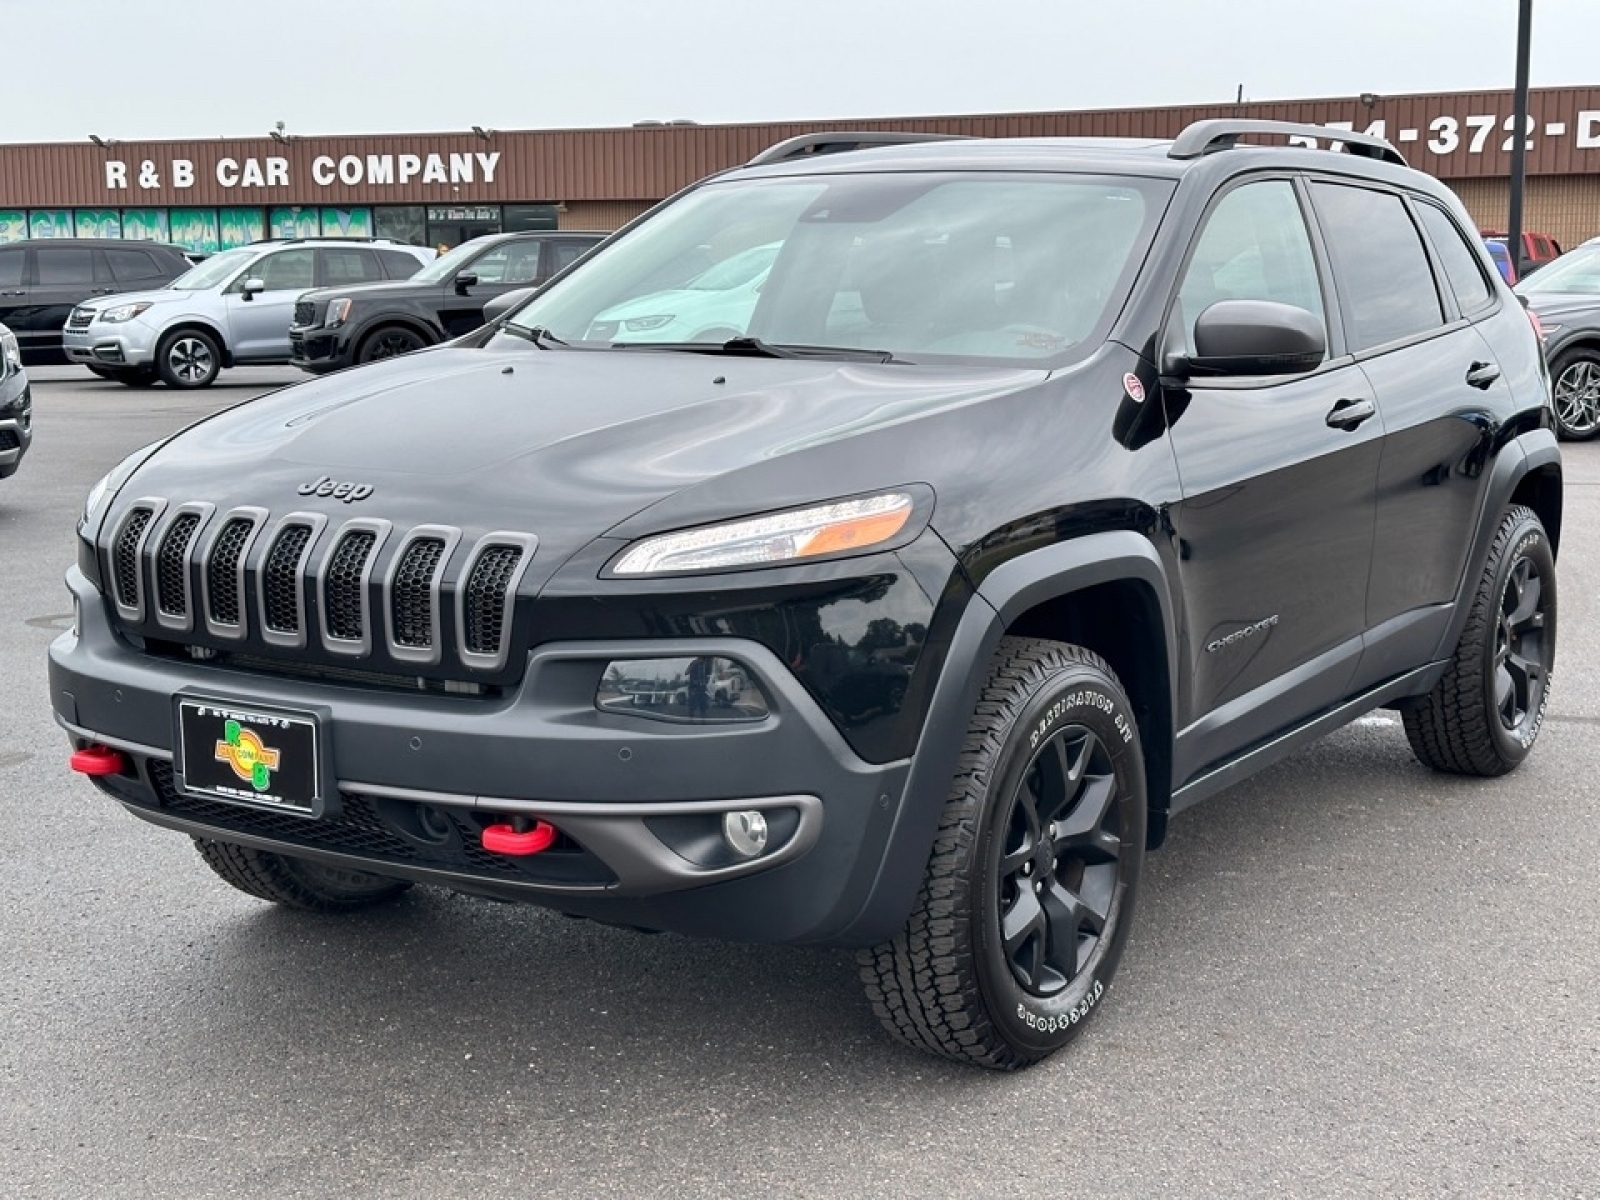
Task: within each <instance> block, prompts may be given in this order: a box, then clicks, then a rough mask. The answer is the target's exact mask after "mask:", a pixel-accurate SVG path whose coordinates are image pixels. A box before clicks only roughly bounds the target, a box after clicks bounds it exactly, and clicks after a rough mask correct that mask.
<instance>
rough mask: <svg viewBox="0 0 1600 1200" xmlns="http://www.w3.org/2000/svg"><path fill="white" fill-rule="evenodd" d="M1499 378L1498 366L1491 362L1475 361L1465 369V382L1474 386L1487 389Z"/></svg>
mask: <svg viewBox="0 0 1600 1200" xmlns="http://www.w3.org/2000/svg"><path fill="white" fill-rule="evenodd" d="M1499 378H1500V368H1499V367H1497V366H1496V365H1495V364H1494V363H1492V362H1475V363H1473V364H1472V366H1471V367H1469V368H1468V369H1467V382H1468V383H1469V384H1471V385H1472V386H1473V387H1475V388H1483V389H1485V390H1487V389H1488V387H1489V385H1490V384H1491V383H1493V382H1494V381H1495V380H1496V379H1499Z"/></svg>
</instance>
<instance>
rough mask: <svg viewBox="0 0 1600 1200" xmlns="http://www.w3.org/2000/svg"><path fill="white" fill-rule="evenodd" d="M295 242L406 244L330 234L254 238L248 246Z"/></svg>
mask: <svg viewBox="0 0 1600 1200" xmlns="http://www.w3.org/2000/svg"><path fill="white" fill-rule="evenodd" d="M296 242H363V243H376V244H378V245H391V246H404V245H406V244H407V243H405V242H402V241H399V240H397V239H395V238H392V237H368V236H365V235H362V236H360V237H340V236H339V235H338V234H333V233H330V234H313V235H311V236H309V237H268V238H256V239H255V240H254V241H252V242H250V243H248V244H249V245H252V246H267V245H278V246H287V245H293V244H294V243H296Z"/></svg>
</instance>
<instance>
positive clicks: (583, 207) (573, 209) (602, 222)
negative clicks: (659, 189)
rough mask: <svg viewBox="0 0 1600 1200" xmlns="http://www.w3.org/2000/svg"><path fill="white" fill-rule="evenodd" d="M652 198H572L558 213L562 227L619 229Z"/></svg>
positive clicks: (641, 210) (643, 209)
mask: <svg viewBox="0 0 1600 1200" xmlns="http://www.w3.org/2000/svg"><path fill="white" fill-rule="evenodd" d="M654 203H655V201H653V200H573V201H569V202H568V204H567V209H566V211H565V212H563V213H561V214H560V217H561V228H562V229H603V230H611V229H620V228H622V226H624V225H626V224H627V223H628V222H629V221H631V220H633V219H634V218H635V217H637V216H638V215H639V214H640V213H642V212H644V211H645V210H646V209H648V208H649V207H650V206H651V205H652V204H654Z"/></svg>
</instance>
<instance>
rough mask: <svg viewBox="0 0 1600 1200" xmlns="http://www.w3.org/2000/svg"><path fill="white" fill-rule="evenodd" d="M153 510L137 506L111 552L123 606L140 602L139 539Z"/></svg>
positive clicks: (118, 594) (120, 600)
mask: <svg viewBox="0 0 1600 1200" xmlns="http://www.w3.org/2000/svg"><path fill="white" fill-rule="evenodd" d="M154 515H155V513H154V511H153V510H151V509H148V508H136V509H134V510H133V512H131V513H130V514H129V515H128V519H127V520H126V521H125V522H124V523H123V526H122V534H121V536H119V537H118V538H117V544H116V547H115V548H114V549H113V550H112V552H111V558H112V568H113V570H114V572H115V574H116V577H117V603H118V604H120V605H122V607H123V608H135V607H137V606H138V603H139V539H140V538H141V537H143V536H144V529H145V526H146V525H148V524H150V518H151V517H152V516H154Z"/></svg>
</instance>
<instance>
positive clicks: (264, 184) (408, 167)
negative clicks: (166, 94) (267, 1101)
mask: <svg viewBox="0 0 1600 1200" xmlns="http://www.w3.org/2000/svg"><path fill="white" fill-rule="evenodd" d="M1597 115H1600V114H1597ZM1597 144H1600V143H1597ZM499 166H500V152H499V151H498V150H494V151H491V152H489V153H483V152H481V151H470V152H466V153H460V154H457V153H449V154H404V153H401V154H341V155H337V156H335V155H332V154H318V155H316V156H315V157H314V158H312V159H311V161H310V163H309V164H308V166H307V168H306V172H305V178H300V179H297V178H294V177H293V164H292V163H291V161H290V160H289V159H288V158H284V157H280V156H277V155H265V156H262V157H259V158H258V157H246V158H235V157H232V156H225V157H222V158H218V159H217V160H216V161H215V162H214V163H210V164H203V165H202V166H197V165H196V164H195V161H194V160H193V159H190V158H169V159H156V158H144V159H138V160H135V161H129V160H126V159H108V160H107V161H106V163H105V186H106V190H107V191H110V192H128V191H147V192H150V191H159V190H161V189H163V188H178V189H184V188H192V187H193V186H194V185H195V183H196V181H197V180H198V179H200V178H201V177H202V171H204V172H206V173H208V174H209V175H210V178H211V179H212V180H213V181H215V183H216V185H217V186H218V187H221V188H222V189H223V190H225V191H249V190H252V189H256V188H287V187H295V186H300V185H303V184H304V183H305V182H306V180H307V179H309V181H310V183H311V184H312V185H314V186H315V187H319V188H326V187H332V186H334V185H335V184H342V185H344V186H346V187H357V186H361V187H379V188H382V187H404V186H406V185H408V184H414V183H445V184H456V185H460V184H482V185H491V184H493V183H494V177H495V171H496V170H497V169H498V168H499Z"/></svg>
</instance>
